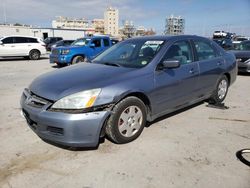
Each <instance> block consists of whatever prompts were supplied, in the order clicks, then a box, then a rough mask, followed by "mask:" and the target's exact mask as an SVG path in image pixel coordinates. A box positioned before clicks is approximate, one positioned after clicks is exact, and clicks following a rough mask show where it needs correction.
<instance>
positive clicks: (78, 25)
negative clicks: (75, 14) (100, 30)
mask: <svg viewBox="0 0 250 188" xmlns="http://www.w3.org/2000/svg"><path fill="white" fill-rule="evenodd" d="M52 27H53V28H61V29H86V28H89V22H88V20H85V19H84V18H80V19H77V18H68V17H63V16H58V17H56V20H53V21H52Z"/></svg>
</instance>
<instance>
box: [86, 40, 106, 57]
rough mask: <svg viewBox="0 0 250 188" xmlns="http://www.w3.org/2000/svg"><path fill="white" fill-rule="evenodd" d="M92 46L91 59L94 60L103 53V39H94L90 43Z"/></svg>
mask: <svg viewBox="0 0 250 188" xmlns="http://www.w3.org/2000/svg"><path fill="white" fill-rule="evenodd" d="M90 45H93V46H91V47H90V53H89V55H90V59H93V58H94V57H95V56H96V55H97V54H99V53H101V52H102V51H103V47H102V40H101V39H93V40H92V41H91V43H90Z"/></svg>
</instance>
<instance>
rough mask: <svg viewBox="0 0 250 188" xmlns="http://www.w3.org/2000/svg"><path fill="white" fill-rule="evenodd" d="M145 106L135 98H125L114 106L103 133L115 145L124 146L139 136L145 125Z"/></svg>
mask: <svg viewBox="0 0 250 188" xmlns="http://www.w3.org/2000/svg"><path fill="white" fill-rule="evenodd" d="M146 115H147V114H146V106H145V104H144V103H143V102H142V101H141V100H140V99H138V98H137V97H127V98H125V99H123V100H122V101H120V102H119V103H118V104H116V105H115V107H114V109H113V111H112V114H111V116H110V118H109V120H108V122H107V125H106V128H105V132H106V134H107V136H108V137H109V138H110V139H111V140H112V141H113V142H115V143H117V144H125V143H128V142H131V141H133V140H135V139H136V138H137V137H139V136H140V134H141V132H142V131H143V128H144V126H145V124H146Z"/></svg>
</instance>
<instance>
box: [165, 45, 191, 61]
mask: <svg viewBox="0 0 250 188" xmlns="http://www.w3.org/2000/svg"><path fill="white" fill-rule="evenodd" d="M164 59H165V60H179V61H180V63H181V64H188V63H191V62H193V55H192V50H191V47H190V44H189V42H187V41H179V42H176V43H174V44H173V45H172V46H170V48H169V49H168V51H167V53H166V55H165V58H164Z"/></svg>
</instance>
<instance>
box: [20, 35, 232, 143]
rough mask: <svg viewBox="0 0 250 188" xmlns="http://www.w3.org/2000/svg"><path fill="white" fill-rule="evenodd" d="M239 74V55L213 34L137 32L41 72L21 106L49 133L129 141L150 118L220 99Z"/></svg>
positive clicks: (67, 138)
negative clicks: (86, 58)
mask: <svg viewBox="0 0 250 188" xmlns="http://www.w3.org/2000/svg"><path fill="white" fill-rule="evenodd" d="M236 75H237V66H236V59H235V56H234V55H232V54H231V53H228V52H226V51H224V50H223V49H222V48H221V47H219V46H218V45H217V44H216V43H215V42H213V41H211V40H209V39H206V38H203V37H198V36H151V37H141V38H133V39H129V40H126V41H124V42H120V43H118V44H116V45H114V46H113V47H111V48H109V49H108V50H106V51H105V52H103V53H102V54H100V55H99V56H97V57H96V58H95V59H94V60H93V61H92V62H91V63H81V64H78V65H73V66H70V67H66V68H62V69H60V70H56V71H53V72H50V73H47V74H44V75H42V76H40V77H38V78H36V79H35V80H34V81H33V82H32V83H31V85H30V86H29V87H28V88H26V89H24V92H23V94H22V97H21V107H22V112H23V115H24V116H25V118H26V120H27V123H28V125H29V126H30V128H31V129H32V130H33V131H34V132H35V133H36V134H37V135H38V136H39V137H41V138H42V139H45V140H49V141H51V142H54V143H58V144H62V145H66V146H73V147H95V146H97V145H98V143H99V138H100V136H104V135H107V136H108V137H109V138H110V139H111V140H112V141H113V142H115V143H119V144H123V143H127V142H130V141H132V140H135V139H136V138H137V137H138V136H139V135H140V134H141V132H142V130H143V128H144V126H145V124H146V122H147V121H153V120H155V119H156V118H158V117H160V116H162V115H164V114H167V113H170V112H173V111H176V110H178V109H181V108H183V107H186V106H189V105H191V104H194V103H197V102H199V101H203V100H208V101H209V102H210V103H221V102H222V101H223V100H224V99H225V97H226V95H227V92H228V88H229V86H230V85H231V84H232V83H233V82H234V81H235V80H236Z"/></svg>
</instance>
